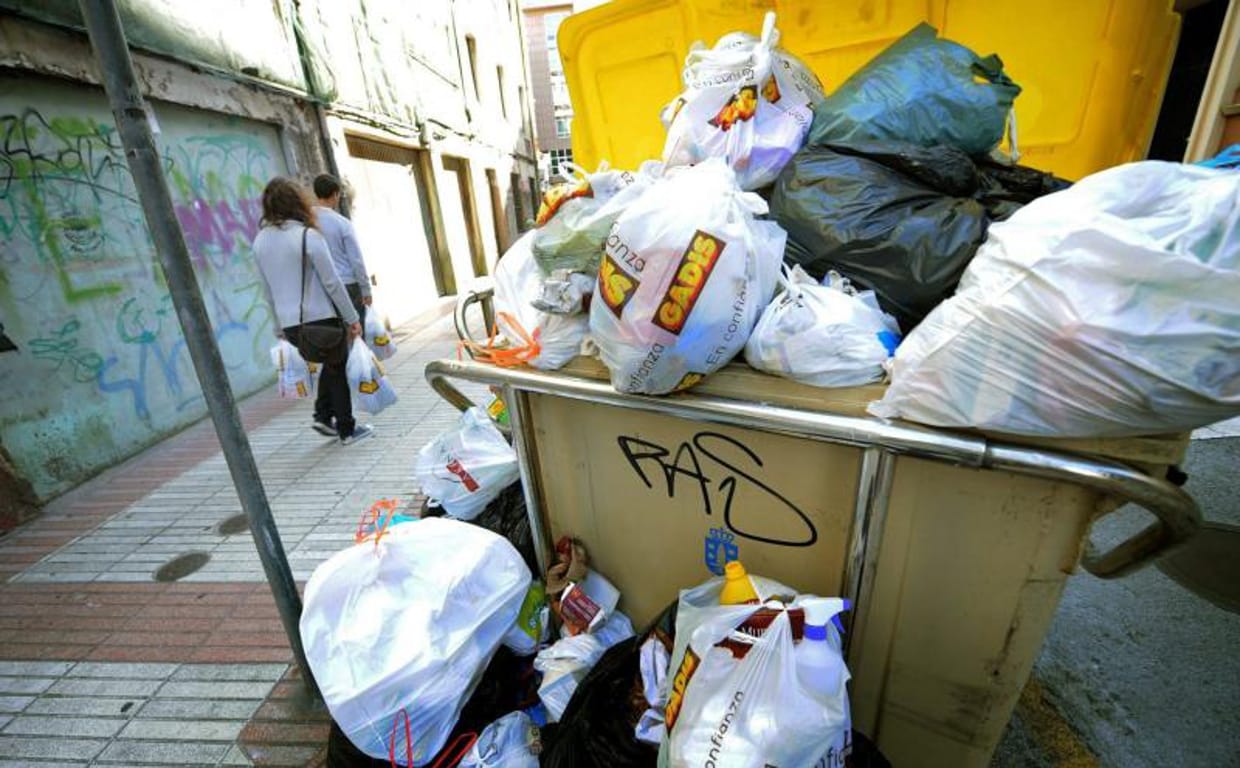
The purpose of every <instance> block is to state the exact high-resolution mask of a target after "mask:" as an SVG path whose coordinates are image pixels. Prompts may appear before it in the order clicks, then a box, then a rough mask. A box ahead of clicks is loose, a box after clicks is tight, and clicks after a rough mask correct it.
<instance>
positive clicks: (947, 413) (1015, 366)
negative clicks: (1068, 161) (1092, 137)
mask: <svg viewBox="0 0 1240 768" xmlns="http://www.w3.org/2000/svg"><path fill="white" fill-rule="evenodd" d="M1238 297H1240V174H1237V173H1235V172H1234V171H1218V170H1210V169H1206V168H1198V167H1194V166H1189V165H1180V164H1178V163H1164V162H1153V161H1151V162H1141V163H1132V164H1129V165H1123V166H1120V167H1118V168H1112V169H1109V170H1106V171H1102V172H1101V173H1097V174H1094V175H1093V176H1089V177H1087V178H1085V179H1082V180H1081V181H1079V182H1077V183H1076V184H1075V185H1074V186H1072V187H1071V188H1069V189H1067V190H1064V191H1062V192H1056V193H1055V194H1053V195H1047V196H1046V197H1043V198H1040V199H1038V200H1035V201H1034V202H1032V203H1030V204H1029V205H1027V206H1025V207H1024V208H1022V209H1021V210H1019V211H1017V212H1016V213H1015V214H1014V215H1013V216H1012V217H1011V218H1010V219H1008V220H1007V221H1004V222H1002V223H998V224H994V225H992V226H991V227H990V230H989V234H988V238H987V240H986V242H985V243H984V244H983V245H982V247H981V248H980V249H979V250H978V252H977V256H976V257H975V258H974V259H973V261H972V263H971V264H970V265H969V268H968V269H967V270H966V271H965V273H964V277H963V278H962V279H961V281H960V287H959V289H958V291H957V293H956V295H955V296H954V297H952V298H951V299H948V300H947V301H946V302H944V303H943V304H941V305H940V306H939V307H938V308H936V309H935V310H934V312H932V313H931V314H930V315H929V317H927V318H926V319H925V321H924V322H922V324H921V325H919V326H918V327H917V328H916V329H915V330H914V331H913V332H912V333H911V334H909V336H908V338H907V339H905V341H904V343H903V344H902V345H901V346H900V349H899V351H898V352H897V353H896V356H895V359H894V361H893V370H892V384H891V387H890V388H889V389H888V390H887V393H886V395H885V396H884V397H883V399H882V400H880V401H878V402H876V403H873V404H872V405H871V406H870V411H871V412H872V413H874V414H875V415H878V416H884V417H889V418H894V417H900V418H905V419H909V420H912V421H920V422H923V423H926V424H935V425H940V426H951V427H977V428H980V429H985V430H990V431H994V432H1009V433H1014V434H1022V435H1044V436H1056V437H1104V436H1125V435H1141V434H1156V433H1166V432H1182V431H1187V430H1190V429H1193V428H1195V427H1200V426H1204V425H1206V424H1210V423H1213V422H1216V421H1221V420H1223V419H1226V418H1228V417H1231V416H1234V415H1236V414H1238V413H1240V300H1238Z"/></svg>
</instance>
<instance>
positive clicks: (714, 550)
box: [706, 528, 740, 576]
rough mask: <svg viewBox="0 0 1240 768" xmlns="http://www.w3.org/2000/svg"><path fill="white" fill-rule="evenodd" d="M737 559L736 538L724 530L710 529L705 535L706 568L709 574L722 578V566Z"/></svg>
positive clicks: (738, 556)
mask: <svg viewBox="0 0 1240 768" xmlns="http://www.w3.org/2000/svg"><path fill="white" fill-rule="evenodd" d="M739 558H740V548H739V547H737V545H736V536H734V535H733V534H732V533H731V532H730V531H728V530H726V529H724V528H711V529H710V531H709V532H708V533H707V534H706V567H707V568H708V569H710V572H711V573H713V574H715V575H716V576H722V575H723V566H724V564H725V563H727V562H728V561H729V560H737V559H739Z"/></svg>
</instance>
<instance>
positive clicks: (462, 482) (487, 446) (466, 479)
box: [413, 408, 520, 520]
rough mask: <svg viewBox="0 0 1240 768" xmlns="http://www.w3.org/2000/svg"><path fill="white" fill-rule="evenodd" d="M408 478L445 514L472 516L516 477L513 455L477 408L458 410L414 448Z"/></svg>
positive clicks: (456, 516) (484, 413)
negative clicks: (453, 421)
mask: <svg viewBox="0 0 1240 768" xmlns="http://www.w3.org/2000/svg"><path fill="white" fill-rule="evenodd" d="M413 474H414V478H415V479H416V480H417V481H418V484H419V485H420V486H421V487H422V492H423V493H425V494H426V495H427V496H428V497H429V498H430V499H431V501H434V502H437V503H438V504H439V505H440V506H442V507H443V508H444V510H445V511H446V512H447V513H448V514H449V515H451V516H453V517H455V518H458V519H460V520H473V519H474V518H475V517H477V516H478V515H480V514H481V513H482V511H483V510H484V509H486V506H487V505H488V504H490V503H491V502H492V501H494V500H495V497H496V496H499V494H500V491H502V490H504V489H505V488H507V487H508V486H510V485H512V484H513V483H515V482H516V481H517V479H518V478H519V477H520V472H519V471H518V469H517V454H516V451H514V450H513V449H512V446H510V445H509V444H508V441H507V440H505V439H504V436H503V435H502V434H500V431H499V429H497V428H496V426H495V424H494V423H493V422H492V421H491V417H490V416H488V415H487V412H486V411H485V410H483V409H482V408H470V409H469V410H467V411H465V412H464V413H462V414H461V419H460V421H459V422H458V425H457V427H456V428H454V429H450V430H448V431H447V432H444V433H443V434H441V435H439V436H438V437H436V438H435V439H434V440H432V441H430V442H429V443H427V444H426V445H425V446H424V447H423V448H422V450H421V451H419V452H418V459H417V463H416V464H415V465H414V472H413Z"/></svg>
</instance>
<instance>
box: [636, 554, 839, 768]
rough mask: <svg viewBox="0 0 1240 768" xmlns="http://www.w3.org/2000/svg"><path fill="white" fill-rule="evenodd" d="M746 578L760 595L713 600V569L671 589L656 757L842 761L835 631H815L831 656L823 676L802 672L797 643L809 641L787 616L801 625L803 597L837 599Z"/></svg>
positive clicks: (678, 764)
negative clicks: (673, 604)
mask: <svg viewBox="0 0 1240 768" xmlns="http://www.w3.org/2000/svg"><path fill="white" fill-rule="evenodd" d="M751 578H752V583H753V586H754V590H755V592H757V594H758V595H759V597H760V599H762V600H764V601H765V602H764V603H763V604H756V605H720V604H719V600H720V596H721V591H722V585H723V580H722V579H712V580H711V581H708V582H706V583H705V584H702V585H701V586H698V587H695V588H693V589H690V590H684V591H682V592H681V597H680V602H679V605H678V608H677V618H676V640H675V645H674V648H673V651H672V663H671V666H670V667H669V668H668V676H669V678H670V680H671V682H670V686H669V690H668V699H667V709H666V712H665V714H666V727H667V732H668V738H667V740H666V741H665V742H664V744H663V746H662V748H661V753H660V755H661V764H662V758H666V764H667V765H669V766H670V767H671V768H689V767H690V766H692V767H693V768H697V767H698V766H703V765H710V764H714V765H718V766H725V765H726V766H729V768H751V767H752V768H763V766H768V765H779V766H785V765H786V766H824V768H842V767H843V765H844V757H845V756H846V755H847V753H848V751H849V749H850V745H851V728H852V724H851V717H850V714H849V705H848V693H847V689H846V687H845V685H846V683H847V681H848V672H847V668H846V667H845V666H844V661H843V656H842V654H841V653H840V647H839V640H838V635H837V634H834V630H833V629H832V634H831V636H830V638H829V639H827V640H825V641H824V642H827V643H828V645H829V647H830V653H831V654H832V655H833V656H834V657H835V658H836V660H837V662H838V663H837V664H836V667H835V673H834V678H833V680H832V681H831V682H830V684H828V685H825V686H824V685H822V684H821V682H822V681H818V680H815V681H809V680H805V679H803V675H804V674H805V669H804V668H803V665H801V664H800V663H799V659H800V655H799V654H798V646H799V645H801V644H804V643H807V642H810V641H809V640H808V638H807V637H805V636H803V637H799V638H798V637H795V634H796V632H795V631H794V620H795V625H796V627H797V631H799V632H801V633H805V632H808V630H807V629H806V630H802V629H800V628H801V627H802V626H803V625H804V613H805V608H803V607H802V604H803V602H808V601H810V600H817V601H820V602H823V603H826V602H832V603H834V604H836V606H837V607H842V606H843V605H844V602H843V601H842V600H834V601H824V600H822V599H821V598H813V597H811V596H800V597H796V598H795V599H794V598H793V596H792V590H790V589H788V588H787V587H784V586H783V585H781V584H778V583H777V582H773V581H769V580H767V579H763V578H761V577H756V576H755V577H751ZM777 596H778V599H774V598H776V597H777ZM785 601H790V602H785Z"/></svg>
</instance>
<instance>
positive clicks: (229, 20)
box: [0, 0, 304, 89]
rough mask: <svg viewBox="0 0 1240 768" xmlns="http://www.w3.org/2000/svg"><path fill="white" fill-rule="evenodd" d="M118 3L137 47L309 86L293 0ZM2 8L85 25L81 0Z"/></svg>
mask: <svg viewBox="0 0 1240 768" xmlns="http://www.w3.org/2000/svg"><path fill="white" fill-rule="evenodd" d="M116 4H117V7H118V9H119V11H120V15H121V23H122V24H123V25H124V27H125V35H126V37H127V38H128V39H129V42H130V44H131V45H133V46H134V47H135V48H140V49H143V50H147V51H154V52H156V53H160V54H163V55H165V56H169V57H172V58H175V59H177V60H179V61H187V62H193V63H195V64H202V65H205V66H208V67H212V68H215V69H219V70H222V71H227V72H235V73H246V74H248V75H251V76H254V77H257V78H261V79H263V80H269V81H271V82H274V83H280V84H282V85H285V86H288V87H292V88H298V89H300V88H302V87H303V86H304V77H303V73H302V68H301V64H300V62H299V61H298V55H297V41H296V38H295V37H294V34H293V3H292V0H271V1H270V2H250V1H249V0H210V2H202V1H201V0H117V3H116ZM0 10H7V11H9V12H12V13H15V14H19V15H21V16H25V17H27V18H30V19H35V20H38V21H42V22H47V23H49V24H54V25H58V26H64V27H71V28H75V29H83V28H84V25H83V23H82V12H81V10H80V9H79V8H78V3H77V0H0Z"/></svg>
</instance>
